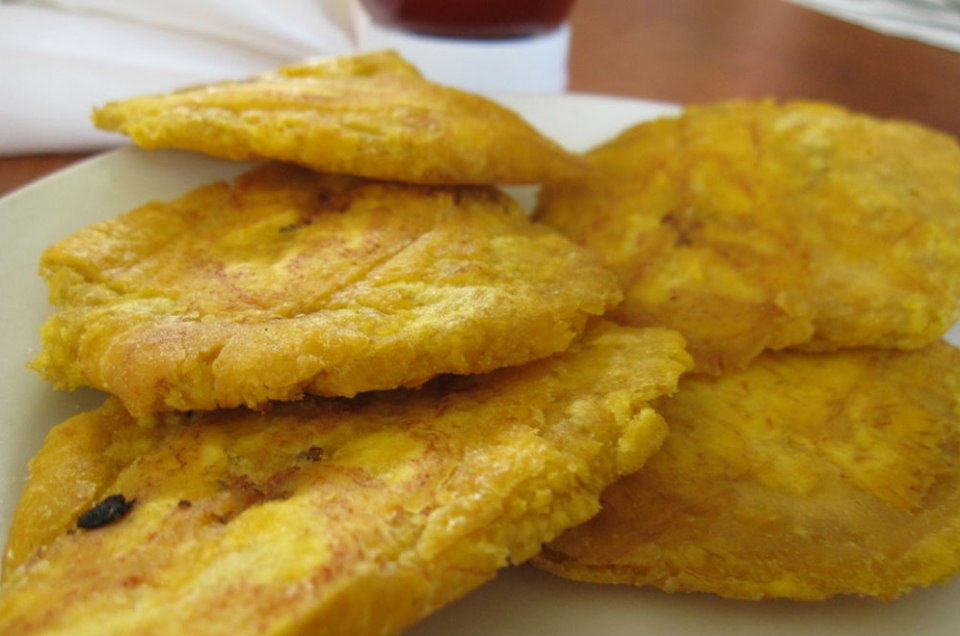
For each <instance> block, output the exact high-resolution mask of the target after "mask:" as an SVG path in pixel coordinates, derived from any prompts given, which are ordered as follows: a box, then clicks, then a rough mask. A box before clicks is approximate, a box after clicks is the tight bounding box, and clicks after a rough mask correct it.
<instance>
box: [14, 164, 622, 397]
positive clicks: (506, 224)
mask: <svg viewBox="0 0 960 636" xmlns="http://www.w3.org/2000/svg"><path fill="white" fill-rule="evenodd" d="M601 260H602V259H601V258H600V257H599V256H597V255H594V254H592V253H590V252H589V250H587V249H585V248H583V247H581V246H579V245H576V244H575V243H573V242H572V241H570V240H568V239H566V238H565V237H563V236H562V235H561V234H559V233H558V232H556V231H554V230H552V229H550V228H547V227H545V226H540V225H538V224H535V223H532V222H531V221H530V220H529V219H528V218H527V216H526V215H525V214H524V212H523V211H522V210H521V209H520V207H519V206H518V205H517V204H516V203H515V202H514V201H513V200H512V199H510V198H509V197H507V196H506V195H504V194H502V193H501V192H499V191H498V190H496V189H493V188H487V187H476V188H465V187H461V188H441V187H429V186H412V185H405V184H399V183H388V182H374V181H366V180H363V179H358V178H352V177H345V176H337V175H320V174H317V173H314V172H311V171H309V170H306V169H302V168H298V167H296V166H292V165H289V164H269V165H267V166H264V167H261V168H257V169H254V170H253V171H251V172H249V173H247V174H245V175H243V176H241V177H240V178H239V180H238V181H237V182H236V183H235V184H234V185H233V186H230V185H228V184H225V183H220V184H216V185H212V186H209V187H204V188H200V189H198V190H196V191H194V192H192V193H189V194H187V195H186V196H184V197H182V198H181V199H179V200H176V201H173V202H171V203H154V204H149V205H146V206H144V207H142V208H139V209H137V210H134V211H133V212H130V213H128V214H126V215H123V216H121V217H119V218H116V219H111V220H107V221H104V222H102V223H99V224H96V225H93V226H90V227H88V228H85V229H83V230H81V231H79V232H77V233H76V234H74V235H73V236H71V237H69V238H67V239H65V240H63V241H61V242H60V243H57V244H55V245H53V246H52V247H50V248H49V249H48V250H47V251H46V252H45V253H44V255H43V257H42V259H41V264H40V267H41V272H42V273H43V275H44V276H45V277H46V278H47V281H48V283H49V286H50V292H51V301H52V302H53V303H54V304H55V305H58V306H60V307H62V310H61V311H59V312H57V313H55V314H54V315H53V316H52V317H51V318H50V319H49V320H48V322H47V323H46V325H45V326H44V327H43V329H42V335H43V342H44V347H45V348H44V350H43V351H42V352H41V354H40V355H39V356H38V357H37V358H36V359H35V360H34V361H33V363H32V366H33V368H34V369H36V370H38V371H40V372H41V373H42V374H43V376H44V377H45V378H47V379H50V380H52V381H54V383H55V384H56V385H57V386H58V387H60V388H73V387H76V386H81V385H89V386H93V387H96V388H99V389H102V390H105V391H107V392H110V393H112V394H114V395H117V396H118V397H120V399H121V400H122V401H123V403H124V405H125V406H126V407H127V409H129V410H130V412H131V413H133V414H135V415H138V416H140V415H146V414H149V413H151V412H155V411H159V410H191V409H213V408H216V407H232V406H239V405H246V406H251V407H258V406H260V405H263V404H265V403H266V402H268V401H270V400H293V399H297V398H299V397H300V396H301V395H302V394H303V393H304V392H306V393H311V394H320V395H326V396H346V397H350V396H352V395H355V394H356V393H358V392H361V391H369V390H379V389H391V388H395V387H398V386H417V385H420V384H422V383H423V382H424V381H426V380H427V379H429V378H431V377H433V376H435V375H438V374H441V373H461V374H465V373H480V372H486V371H491V370H493V369H495V368H498V367H501V366H506V365H512V364H521V363H523V362H527V361H529V360H532V359H536V358H540V357H544V356H547V355H550V354H552V353H556V352H557V351H561V350H563V349H564V348H565V347H566V346H567V345H568V344H569V343H570V342H571V341H572V340H573V339H574V338H575V337H576V335H577V334H578V333H579V332H580V331H581V330H582V329H583V326H584V324H585V323H586V320H587V318H588V316H589V315H599V314H603V313H604V312H605V311H606V310H608V309H609V308H610V307H611V306H613V305H614V304H615V303H616V302H618V301H619V300H620V297H621V291H620V288H619V284H618V283H617V280H616V277H615V275H614V274H613V273H612V272H610V271H609V270H608V269H607V268H606V267H605V266H604V265H603V263H602V262H601Z"/></svg>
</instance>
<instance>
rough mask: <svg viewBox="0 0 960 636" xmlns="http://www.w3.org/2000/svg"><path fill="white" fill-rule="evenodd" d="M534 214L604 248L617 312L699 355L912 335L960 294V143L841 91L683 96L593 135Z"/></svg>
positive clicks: (931, 331)
mask: <svg viewBox="0 0 960 636" xmlns="http://www.w3.org/2000/svg"><path fill="white" fill-rule="evenodd" d="M587 158H588V159H589V160H590V162H591V163H592V164H593V167H594V170H593V171H592V173H591V176H590V177H589V178H588V179H585V180H583V181H578V182H570V183H566V184H557V185H554V186H550V187H548V188H545V190H544V192H543V196H542V198H541V202H540V205H539V208H538V210H537V212H536V216H537V218H538V219H539V220H542V221H544V222H546V223H547V224H549V225H552V226H554V227H557V228H559V229H560V230H562V231H563V232H564V233H566V234H567V235H568V236H571V237H572V238H574V239H575V240H577V241H579V242H581V243H583V244H585V245H588V246H591V247H593V248H595V249H597V250H598V251H600V252H602V253H603V254H605V255H606V256H607V259H608V262H609V263H610V264H611V266H612V267H614V268H615V269H616V270H617V272H618V274H619V275H620V278H621V282H622V284H623V285H624V287H625V290H626V297H625V299H624V302H623V303H622V304H621V305H620V306H619V307H618V308H617V309H616V311H615V313H614V314H613V316H614V317H615V318H616V319H617V320H620V321H622V322H625V323H627V324H634V325H664V326H669V327H672V328H676V329H678V330H679V331H681V332H682V333H683V334H684V336H685V337H686V338H687V342H688V345H689V347H690V351H691V353H692V354H693V356H694V359H695V360H696V361H697V368H698V370H701V371H706V372H710V373H718V372H721V371H723V370H724V369H740V368H744V367H745V365H746V364H748V363H749V361H750V360H751V359H753V358H754V357H755V356H756V355H757V354H759V353H760V352H761V351H762V350H764V349H781V348H784V347H790V346H793V347H801V348H804V349H809V350H835V349H837V348H840V347H852V346H879V347H900V348H913V347H918V346H922V345H925V344H928V343H930V342H932V341H934V340H936V339H937V338H939V337H941V336H942V335H943V334H944V333H946V331H947V330H948V329H949V328H950V326H951V325H952V324H953V323H954V322H955V321H956V319H957V316H958V300H960V241H958V240H957V237H958V236H960V148H958V146H957V143H956V141H955V140H954V139H952V138H951V137H949V136H947V135H945V134H941V133H938V132H935V131H932V130H929V129H927V128H924V127H922V126H920V125H917V124H912V123H908V122H902V121H893V120H880V119H876V118H873V117H869V116H867V115H863V114H858V113H852V112H850V111H847V110H845V109H843V108H840V107H839V106H833V105H829V104H822V103H812V102H791V103H787V104H783V105H779V104H775V103H773V102H772V101H758V102H751V101H735V102H724V103H719V104H712V105H702V106H691V107H689V108H687V109H686V110H685V111H684V112H683V114H682V115H680V116H679V117H673V118H665V119H661V120H657V121H653V122H647V123H643V124H640V125H638V126H635V127H633V128H631V129H629V130H627V131H625V132H624V133H622V134H621V135H620V136H618V137H617V138H616V139H613V140H611V141H609V142H607V143H605V144H603V145H602V146H600V147H598V148H596V149H595V150H593V151H591V152H590V153H589V154H588V155H587Z"/></svg>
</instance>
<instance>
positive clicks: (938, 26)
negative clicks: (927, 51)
mask: <svg viewBox="0 0 960 636" xmlns="http://www.w3.org/2000/svg"><path fill="white" fill-rule="evenodd" d="M787 1H788V2H792V3H793V4H797V5H800V6H804V7H807V8H808V9H813V10H815V11H819V12H820V13H825V14H827V15H831V16H833V17H835V18H840V19H841V20H845V21H847V22H852V23H854V24H858V25H860V26H863V27H866V28H868V29H871V30H873V31H877V32H879V33H883V34H885V35H892V36H896V37H902V38H909V39H912V40H917V41H918V42H923V43H925V44H930V45H933V46H938V47H940V48H944V49H950V50H952V51H958V52H960V0H787Z"/></svg>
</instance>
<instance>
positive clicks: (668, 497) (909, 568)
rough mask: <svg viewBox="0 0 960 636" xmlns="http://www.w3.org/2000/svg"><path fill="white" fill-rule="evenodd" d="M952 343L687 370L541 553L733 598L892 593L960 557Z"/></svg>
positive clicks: (576, 568) (571, 573)
mask: <svg viewBox="0 0 960 636" xmlns="http://www.w3.org/2000/svg"><path fill="white" fill-rule="evenodd" d="M958 370H960V351H958V350H957V349H955V348H953V347H952V346H950V345H949V344H947V343H945V342H937V343H934V344H932V345H929V346H928V347H926V348H922V349H917V350H912V351H900V350H879V349H878V350H869V349H850V350H845V351H842V352H838V353H830V354H809V353H799V352H787V351H783V352H768V353H765V354H763V355H762V356H760V357H759V358H757V359H756V360H755V361H754V363H753V365H752V366H751V367H750V368H749V369H748V370H746V371H742V372H737V373H730V374H727V375H723V376H720V377H716V378H713V377H712V376H706V375H699V376H686V377H685V378H684V379H683V380H682V381H681V383H680V389H679V390H678V391H677V393H676V395H675V396H674V397H673V398H669V399H662V400H658V401H657V402H655V403H654V407H655V408H656V409H657V410H658V412H659V413H660V414H661V415H663V417H664V419H665V420H666V421H667V424H668V426H669V427H670V435H669V437H668V438H667V441H666V442H665V443H664V445H663V447H662V449H661V450H660V451H659V452H658V453H657V454H656V455H655V456H654V457H653V458H651V460H650V461H649V462H647V464H646V465H645V466H644V468H643V469H642V470H641V471H640V472H639V473H637V474H635V475H631V476H628V477H626V478H624V479H622V480H620V481H619V482H617V483H616V484H615V485H613V486H612V487H610V488H609V489H607V490H606V491H605V492H604V494H603V496H602V502H603V510H602V511H601V513H600V514H599V515H597V516H596V517H594V518H593V519H592V520H591V521H590V522H588V523H587V524H585V525H583V526H580V527H577V528H574V529H572V530H570V531H568V532H566V533H565V534H563V535H561V537H560V538H559V539H557V540H556V541H555V542H553V543H552V544H551V545H550V546H549V547H548V548H547V549H546V550H545V551H544V552H543V554H542V555H541V556H540V557H538V558H537V560H536V565H537V566H538V567H541V568H543V569H546V570H549V571H551V572H554V573H556V574H559V575H561V576H564V577H569V578H573V579H581V580H587V581H598V582H606V583H632V584H636V585H649V586H656V587H659V588H662V589H664V590H666V591H669V592H694V591H699V592H710V593H713V594H719V595H721V596H726V597H733V598H742V599H765V598H791V599H798V600H820V599H824V598H828V597H831V596H834V595H841V594H850V595H860V596H871V597H877V598H880V599H892V598H894V597H897V596H899V595H902V594H905V593H907V592H909V591H910V590H912V589H913V588H915V587H918V586H928V585H931V584H935V583H943V582H945V581H946V580H947V579H948V578H949V577H951V576H953V575H954V574H955V573H956V572H957V571H958V570H960V539H958V537H960V372H958Z"/></svg>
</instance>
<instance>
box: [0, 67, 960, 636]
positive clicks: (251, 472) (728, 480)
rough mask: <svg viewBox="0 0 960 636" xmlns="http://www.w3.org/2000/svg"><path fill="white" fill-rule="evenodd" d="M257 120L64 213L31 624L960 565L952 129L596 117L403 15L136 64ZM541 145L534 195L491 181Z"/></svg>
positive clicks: (234, 621) (26, 553)
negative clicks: (148, 196)
mask: <svg viewBox="0 0 960 636" xmlns="http://www.w3.org/2000/svg"><path fill="white" fill-rule="evenodd" d="M94 121H95V123H96V124H97V125H98V126H100V127H102V128H105V129H109V130H116V131H119V132H122V133H125V134H127V135H129V136H130V137H131V138H132V139H133V140H134V142H135V143H137V144H138V145H140V146H143V147H146V148H155V147H173V148H181V149H188V150H194V151H199V152H204V153H208V154H211V155H215V156H219V157H225V158H229V159H244V160H249V159H254V160H263V163H262V164H261V165H259V166H258V167H255V168H253V169H252V170H250V171H249V172H247V173H245V174H243V175H242V176H240V177H239V178H238V179H236V181H235V182H233V183H215V184H211V185H209V186H205V187H201V188H199V189H197V190H195V191H193V192H190V193H186V194H185V195H184V196H182V197H181V198H179V199H177V200H174V201H169V202H155V203H150V204H147V205H145V206H143V207H140V208H138V209H136V210H133V211H131V212H129V213H128V214H125V215H123V216H120V217H119V218H115V219H110V220H106V221H103V222H101V223H98V224H95V225H93V226H90V227H87V228H85V229H83V230H81V231H79V232H77V233H75V234H74V235H72V236H70V237H67V238H65V239H64V240H62V241H60V242H59V243H57V244H55V245H53V246H51V247H50V248H49V249H48V250H47V251H46V252H45V253H44V254H43V256H42V259H41V263H40V270H41V273H42V275H43V276H44V277H45V279H46V281H47V283H48V285H49V288H50V299H51V302H52V303H53V304H54V305H55V306H56V307H57V311H56V312H55V313H53V314H52V316H51V317H50V319H49V320H48V322H47V323H46V324H45V325H44V326H43V328H42V341H43V351H42V353H41V354H40V355H39V356H38V357H37V358H36V359H35V360H34V361H33V362H32V363H31V367H32V368H33V369H34V370H36V371H38V372H39V373H41V374H42V375H43V377H44V378H46V379H48V380H49V381H51V382H52V383H53V384H54V386H56V387H57V388H60V389H72V388H74V387H79V386H90V387H95V388H97V389H101V390H103V391H105V392H106V393H108V394H109V397H107V398H106V399H105V402H104V404H103V406H102V407H101V408H99V409H97V410H95V411H92V412H88V413H83V414H80V415H78V416H76V417H73V418H72V419H70V420H68V421H66V422H64V423H62V424H60V425H59V426H56V427H55V428H53V430H52V431H51V432H50V433H49V435H48V437H47V439H46V441H45V443H44V446H43V448H42V449H41V450H40V452H39V454H38V455H37V456H36V457H35V458H34V459H33V460H32V462H31V465H30V469H31V476H30V479H29V481H28V483H27V485H26V488H25V490H24V492H23V496H22V499H21V502H20V504H19V506H18V508H17V510H16V513H15V517H14V520H13V525H12V528H11V531H10V538H9V543H8V545H7V548H6V550H5V552H4V557H3V587H2V591H0V633H3V634H18V635H23V636H25V635H27V634H78V633H97V634H137V635H144V634H187V633H189V634H225V633H229V634H368V633H369V634H374V633H376V634H392V633H397V632H399V631H401V630H403V629H404V628H405V627H407V626H409V625H411V624H413V623H414V622H416V621H417V620H419V619H421V618H423V617H425V616H426V615H428V614H430V613H431V612H433V611H435V610H436V609H438V608H439V607H441V606H443V605H444V604H446V603H448V602H450V601H451V600H453V599H456V598H458V597H461V596H463V595H464V594H466V593H468V592H469V591H470V590H472V589H474V588H476V587H478V586H480V585H481V584H483V583H484V582H485V581H488V580H490V579H491V578H493V577H494V576H495V575H496V572H497V571H498V570H499V569H500V568H503V567H505V566H507V565H509V564H511V563H522V562H527V561H530V562H531V563H533V564H534V565H535V566H536V567H539V568H543V569H545V570H548V571H550V572H553V573H556V574H558V575H560V576H564V577H568V578H573V579H582V580H589V581H599V582H617V583H630V584H636V585H647V586H657V587H660V588H662V589H664V590H667V591H671V592H673V591H684V592H686V591H701V592H710V593H714V594H718V595H722V596H726V597H732V598H743V599H768V598H791V599H802V600H817V599H824V598H828V597H831V596H835V595H861V596H872V597H877V598H881V599H892V598H895V597H897V596H899V595H902V594H904V593H906V592H908V591H910V590H912V589H913V588H915V587H918V586H928V585H931V584H934V583H942V582H944V581H946V580H948V579H949V578H950V577H951V576H952V575H953V574H954V573H956V572H957V571H958V570H960V351H958V350H957V349H956V348H954V347H953V346H952V345H950V344H948V343H947V342H945V341H944V340H942V336H943V335H944V334H945V333H946V332H947V331H948V330H949V329H950V328H951V327H952V325H953V324H954V323H955V322H956V320H957V318H958V302H960V149H958V146H957V144H956V142H955V141H954V140H953V139H951V138H949V137H948V136H946V135H943V134H940V133H937V132H934V131H931V130H928V129H925V128H923V127H921V126H918V125H914V124H911V123H906V122H901V121H882V120H879V119H875V118H872V117H868V116H866V115H861V114H856V113H852V112H849V111H847V110H844V109H842V108H840V107H837V106H833V105H828V104H820V103H810V102H792V103H787V104H777V103H774V102H772V101H756V102H748V101H735V102H725V103H719V104H711V105H702V106H691V107H688V108H686V109H685V110H684V111H683V113H682V114H680V115H678V116H676V117H668V118H663V119H659V120H656V121H651V122H642V123H638V124H637V125H636V126H635V127H632V128H630V129H629V130H626V131H624V132H623V133H622V134H621V135H619V136H617V137H616V138H615V139H612V140H610V141H609V142H607V143H605V144H603V145H601V146H599V147H597V148H596V149H594V150H592V151H590V152H588V153H585V154H583V155H576V154H573V153H571V152H568V151H566V150H564V149H563V148H561V147H560V146H559V145H557V144H556V143H554V142H553V141H551V140H549V139H547V138H545V137H544V136H543V135H541V134H540V133H539V132H537V131H536V130H534V129H533V128H531V127H530V126H529V125H528V124H526V123H525V122H524V121H523V120H522V119H521V118H520V117H518V116H517V115H516V114H514V113H512V112H510V111H509V110H507V109H505V108H504V107H502V106H499V105H497V104H495V103H493V102H490V101H488V100H486V99H483V98H481V97H478V96H475V95H471V94H467V93H464V92H460V91H457V90H453V89H451V88H447V87H443V86H438V85H436V84H433V83H431V82H428V81H427V80H425V79H424V78H423V77H422V76H421V75H420V74H419V73H418V72H417V70H416V69H415V68H413V67H411V66H410V65H409V64H407V63H406V62H405V61H404V60H402V59H401V58H399V57H398V56H397V55H396V54H393V53H390V52H382V53H370V54H363V55H358V56H352V57H341V58H330V59H322V60H317V61H313V62H311V63H309V64H303V65H299V66H289V67H284V68H281V69H279V70H277V71H275V72H272V73H268V74H265V75H261V76H257V77H254V78H250V79H247V80H243V81H230V82H222V83H218V84H214V85H209V86H203V87H195V88H190V89H185V90H183V91H180V92H176V93H172V94H168V95H161V96H151V97H143V98H134V99H128V100H125V101H121V102H115V103H110V104H107V105H105V106H103V107H102V108H99V109H97V110H96V112H95V114H94ZM516 183H523V184H531V183H532V184H539V185H540V186H541V190H540V198H539V202H538V206H537V209H536V210H535V212H534V215H533V218H531V217H529V216H528V215H527V214H526V213H524V211H523V210H522V209H521V208H520V206H519V205H518V204H517V203H516V202H515V201H514V200H512V199H511V198H510V197H509V196H508V195H507V194H505V193H504V192H503V191H502V190H500V189H499V188H498V186H499V185H502V184H516Z"/></svg>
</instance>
